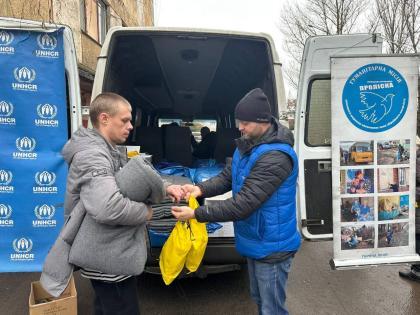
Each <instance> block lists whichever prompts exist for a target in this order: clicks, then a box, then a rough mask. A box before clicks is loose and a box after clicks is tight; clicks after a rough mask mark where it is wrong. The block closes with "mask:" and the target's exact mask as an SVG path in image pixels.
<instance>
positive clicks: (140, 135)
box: [136, 127, 164, 163]
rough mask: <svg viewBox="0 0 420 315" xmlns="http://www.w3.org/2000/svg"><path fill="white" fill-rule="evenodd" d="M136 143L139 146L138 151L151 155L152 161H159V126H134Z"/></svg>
mask: <svg viewBox="0 0 420 315" xmlns="http://www.w3.org/2000/svg"><path fill="white" fill-rule="evenodd" d="M136 145H139V146H140V152H144V153H149V154H151V155H152V158H153V163H159V162H160V161H162V159H163V156H164V155H163V132H162V128H159V127H138V128H136Z"/></svg>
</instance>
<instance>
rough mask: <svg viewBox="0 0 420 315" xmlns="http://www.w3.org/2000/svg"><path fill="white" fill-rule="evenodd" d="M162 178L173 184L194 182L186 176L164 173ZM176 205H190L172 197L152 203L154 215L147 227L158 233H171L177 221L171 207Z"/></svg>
mask: <svg viewBox="0 0 420 315" xmlns="http://www.w3.org/2000/svg"><path fill="white" fill-rule="evenodd" d="M162 178H163V180H165V181H166V182H169V183H170V184H172V185H185V184H192V182H191V180H190V179H189V178H188V177H184V176H174V175H172V176H169V175H163V176H162ZM175 205H177V206H178V205H179V206H188V203H187V202H186V201H185V200H181V201H180V202H179V203H178V204H175V203H174V202H173V201H172V200H171V199H170V198H165V199H164V200H162V202H161V203H156V204H152V209H153V216H152V220H150V221H149V222H148V223H147V227H148V228H149V229H150V230H153V231H154V232H157V233H167V234H169V233H171V232H172V230H173V228H174V226H175V223H176V221H177V220H176V219H175V218H174V217H173V215H172V213H171V207H172V206H175Z"/></svg>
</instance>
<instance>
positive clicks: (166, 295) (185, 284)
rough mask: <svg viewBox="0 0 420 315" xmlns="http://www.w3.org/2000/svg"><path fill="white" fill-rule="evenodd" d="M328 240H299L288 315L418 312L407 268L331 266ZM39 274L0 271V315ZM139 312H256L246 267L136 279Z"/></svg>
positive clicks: (24, 302)
mask: <svg viewBox="0 0 420 315" xmlns="http://www.w3.org/2000/svg"><path fill="white" fill-rule="evenodd" d="M331 256H332V242H331V241H322V242H309V241H305V242H304V243H303V244H302V248H301V250H300V252H299V253H298V254H297V256H296V258H295V260H294V263H293V267H292V271H291V273H290V275H289V285H288V290H287V294H288V297H287V305H288V308H289V311H290V314H305V315H306V314H316V315H321V314H345V315H347V314H372V315H374V314H378V315H379V314H380V315H383V314H388V315H390V314H405V315H411V314H420V282H419V283H416V282H410V281H407V280H403V279H401V278H400V277H399V276H398V270H400V269H403V268H407V266H404V265H403V266H401V265H399V266H380V267H370V268H366V269H357V270H344V271H336V270H331V268H330V265H329V260H330V258H331ZM38 279H39V273H4V274H0V313H1V314H8V315H20V314H28V297H29V291H30V283H31V281H35V280H38ZM138 283H139V301H140V307H141V312H142V314H211V315H215V314H242V315H245V314H257V308H256V306H255V305H254V303H253V302H252V300H251V299H250V297H249V289H248V276H247V270H246V268H244V269H242V270H240V271H234V272H227V273H224V274H217V275H209V276H208V277H207V278H205V279H199V278H185V279H180V280H176V281H175V282H174V283H172V284H171V285H170V286H166V285H165V284H164V283H163V281H162V279H161V278H160V276H158V275H151V274H143V275H142V276H140V277H139V278H138ZM76 287H77V292H78V314H81V315H84V314H92V302H93V291H92V289H91V287H90V283H89V281H88V280H86V279H83V278H81V277H80V275H79V274H78V273H76Z"/></svg>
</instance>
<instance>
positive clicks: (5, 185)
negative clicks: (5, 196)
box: [0, 170, 15, 194]
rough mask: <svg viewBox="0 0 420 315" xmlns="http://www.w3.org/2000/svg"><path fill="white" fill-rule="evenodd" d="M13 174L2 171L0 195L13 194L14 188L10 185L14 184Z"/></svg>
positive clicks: (0, 174) (0, 175) (0, 172)
mask: <svg viewBox="0 0 420 315" xmlns="http://www.w3.org/2000/svg"><path fill="white" fill-rule="evenodd" d="M12 179H13V174H12V172H10V171H6V170H0V194H1V193H13V191H14V189H15V188H14V187H13V186H10V185H9V184H10V183H11V182H12Z"/></svg>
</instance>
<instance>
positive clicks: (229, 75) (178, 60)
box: [92, 27, 286, 275]
mask: <svg viewBox="0 0 420 315" xmlns="http://www.w3.org/2000/svg"><path fill="white" fill-rule="evenodd" d="M256 87H260V88H262V89H263V90H264V91H265V93H266V94H267V96H268V99H269V101H270V104H271V106H272V108H271V109H272V112H273V114H274V116H276V117H278V116H279V111H280V108H285V105H286V101H285V94H284V86H283V78H282V71H281V64H280V62H279V60H278V56H277V53H276V51H275V48H274V44H273V41H272V39H271V38H270V37H269V36H267V35H263V34H250V33H239V32H226V31H209V30H190V29H166V28H137V27H136V28H134V27H124V28H123V27H116V28H112V29H110V30H109V32H108V34H107V37H106V39H105V42H104V44H103V46H102V50H101V53H100V56H99V59H98V64H97V68H96V75H95V81H94V87H93V93H92V97H93V98H94V97H95V96H96V95H98V94H99V93H101V92H115V93H118V94H120V95H122V96H124V97H125V98H127V99H128V101H129V102H130V103H131V105H132V106H133V117H134V122H133V125H134V126H135V128H134V130H133V132H132V134H130V136H129V139H128V140H127V143H126V144H127V145H140V146H141V149H140V150H141V152H146V153H149V154H151V155H152V158H153V162H154V163H158V162H160V161H163V160H170V161H176V162H178V163H180V164H182V165H184V166H187V167H188V166H190V165H191V164H192V161H193V158H192V155H191V132H190V129H189V127H194V126H202V125H209V126H213V127H215V132H216V138H217V141H216V149H215V151H214V158H215V159H216V160H217V161H218V162H221V163H225V162H226V161H228V162H229V158H230V157H232V154H233V151H234V149H235V144H234V141H233V140H234V139H235V138H237V137H239V136H240V134H239V131H238V130H237V128H236V126H235V119H234V108H235V105H236V104H237V102H238V101H239V100H240V99H241V98H242V97H243V96H244V95H245V94H246V93H247V92H248V91H249V90H251V89H253V88H256ZM140 113H141V115H140ZM168 122H176V123H177V124H178V125H180V126H178V127H176V126H162V125H164V124H167V123H168ZM228 196H229V194H227V195H225V196H221V197H218V198H227V197H228ZM206 202H211V200H207V201H206ZM149 240H150V248H149V259H148V267H147V268H146V270H148V271H151V272H153V271H157V269H156V266H157V258H158V257H159V253H160V250H161V244H160V245H159V244H157V243H156V242H155V243H154V240H153V238H152V237H151V236H150V231H149ZM156 244H157V245H156ZM242 263H245V260H244V258H242V257H241V256H239V254H237V252H236V251H235V249H234V239H233V227H232V223H226V224H223V227H222V228H221V229H220V230H218V231H216V232H215V233H214V234H209V242H208V246H207V250H206V254H205V257H204V260H203V267H202V268H201V269H200V271H199V272H198V275H204V274H207V273H211V272H220V271H227V270H234V269H237V268H238V267H239V264H242Z"/></svg>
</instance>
